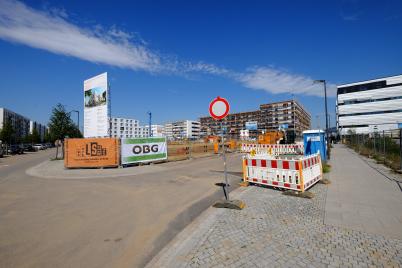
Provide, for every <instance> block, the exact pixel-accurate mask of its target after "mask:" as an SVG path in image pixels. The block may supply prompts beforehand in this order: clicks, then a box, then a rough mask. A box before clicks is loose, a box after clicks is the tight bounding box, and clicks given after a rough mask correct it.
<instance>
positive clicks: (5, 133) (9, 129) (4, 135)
mask: <svg viewBox="0 0 402 268" xmlns="http://www.w3.org/2000/svg"><path fill="white" fill-rule="evenodd" d="M14 134H15V130H14V128H13V125H12V124H11V120H9V119H8V120H6V121H4V123H3V128H2V129H1V130H0V140H2V141H3V142H4V143H6V144H11V141H12V139H13V137H14Z"/></svg>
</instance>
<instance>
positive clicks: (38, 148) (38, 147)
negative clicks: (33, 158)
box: [33, 143, 45, 151]
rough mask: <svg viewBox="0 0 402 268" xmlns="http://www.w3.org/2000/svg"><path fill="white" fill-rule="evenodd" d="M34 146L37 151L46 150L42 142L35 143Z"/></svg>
mask: <svg viewBox="0 0 402 268" xmlns="http://www.w3.org/2000/svg"><path fill="white" fill-rule="evenodd" d="M33 148H34V149H35V151H39V150H44V149H45V147H43V145H42V144H39V143H38V144H35V145H34V146H33Z"/></svg>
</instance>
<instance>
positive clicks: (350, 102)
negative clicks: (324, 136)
mask: <svg viewBox="0 0 402 268" xmlns="http://www.w3.org/2000/svg"><path fill="white" fill-rule="evenodd" d="M336 109H337V111H336V113H337V127H338V131H339V133H340V134H341V135H345V134H348V131H349V130H353V131H355V132H356V133H370V132H374V131H382V130H389V129H396V128H398V123H402V75H397V76H390V77H384V78H378V79H373V80H367V81H361V82H356V83H349V84H344V85H339V86H338V87H337V105H336Z"/></svg>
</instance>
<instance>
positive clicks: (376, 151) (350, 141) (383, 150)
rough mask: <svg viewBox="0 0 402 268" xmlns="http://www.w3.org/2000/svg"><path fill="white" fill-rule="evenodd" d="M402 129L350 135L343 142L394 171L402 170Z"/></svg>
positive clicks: (344, 137)
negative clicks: (401, 145)
mask: <svg viewBox="0 0 402 268" xmlns="http://www.w3.org/2000/svg"><path fill="white" fill-rule="evenodd" d="M400 134H401V131H400V129H393V130H384V131H376V132H370V133H365V134H356V133H353V132H351V133H348V135H345V136H343V138H342V141H343V142H344V143H345V144H347V145H348V146H349V147H350V148H352V149H354V150H355V151H356V152H358V153H359V154H361V155H364V156H367V157H369V158H373V159H375V160H376V161H377V162H379V163H383V164H385V165H386V166H388V167H390V168H391V169H393V170H401V149H400V143H401V136H400Z"/></svg>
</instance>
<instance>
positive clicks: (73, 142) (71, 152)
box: [64, 138, 119, 167]
mask: <svg viewBox="0 0 402 268" xmlns="http://www.w3.org/2000/svg"><path fill="white" fill-rule="evenodd" d="M65 148H66V157H65V161H64V165H65V167H110V166H117V165H119V146H118V140H117V139H113V138H93V139H67V140H66V143H65Z"/></svg>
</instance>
